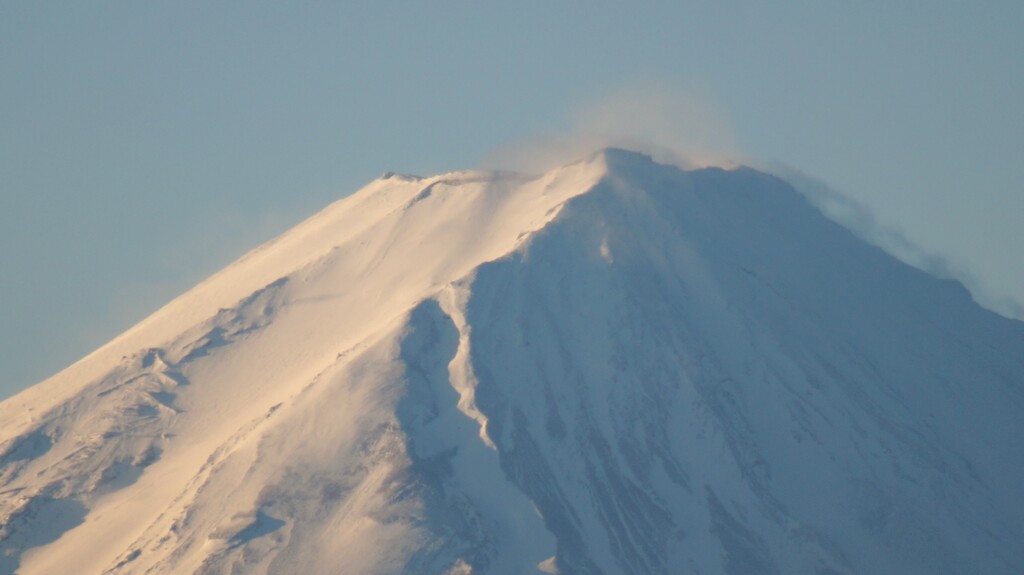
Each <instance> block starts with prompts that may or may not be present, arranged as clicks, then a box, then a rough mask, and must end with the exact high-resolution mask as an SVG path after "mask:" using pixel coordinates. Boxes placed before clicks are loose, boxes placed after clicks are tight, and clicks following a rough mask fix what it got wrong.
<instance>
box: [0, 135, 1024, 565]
mask: <svg viewBox="0 0 1024 575" xmlns="http://www.w3.org/2000/svg"><path fill="white" fill-rule="evenodd" d="M1022 414H1024V324H1021V323H1020V322H1016V321H1012V320H1007V319H1005V318H1002V317H999V316H997V315H995V314H993V313H990V312H988V311H985V310H983V309H981V308H979V307H978V306H977V305H975V304H974V303H973V302H972V300H971V298H970V296H969V294H968V293H967V292H966V291H965V290H964V289H963V288H962V287H961V286H960V285H959V284H956V283H953V282H950V281H942V280H937V279H935V278H932V277H930V276H928V275H926V274H924V273H923V272H920V271H918V270H916V269H913V268H910V267H908V266H906V265H904V264H902V263H900V262H899V261H897V260H896V259H894V258H892V257H890V256H888V255H886V254H885V253H883V252H882V251H880V250H878V249H876V248H874V247H871V246H869V245H867V244H865V243H863V242H861V241H860V240H858V239H856V238H855V237H854V236H853V235H852V234H850V233H849V232H848V231H846V230H845V229H843V228H842V227H840V226H838V225H836V224H834V223H832V222H831V221H829V220H828V219H826V218H824V217H823V216H822V215H821V214H820V213H819V212H818V211H817V210H815V209H814V208H812V207H811V206H810V205H809V204H808V203H807V202H806V201H805V200H804V199H803V198H802V197H801V196H800V195H798V194H797V193H796V192H795V191H794V190H793V189H792V188H791V187H789V186H788V185H787V184H785V183H784V182H782V181H780V180H778V179H775V178H772V177H770V176H767V175H764V174H762V173H759V172H756V171H753V170H749V169H745V168H741V169H737V170H732V171H723V170H720V169H704V170H696V171H690V172H684V171H681V170H679V169H677V168H674V167H669V166H663V165H658V164H655V163H653V162H651V161H650V159H648V158H646V157H645V156H641V155H638V154H634V153H631V152H625V151H621V150H606V151H604V152H602V153H600V154H597V155H595V156H593V157H591V158H589V159H587V160H585V161H581V162H578V163H575V164H571V165H568V166H565V167H562V168H559V169H557V170H553V171H551V172H549V173H548V174H545V175H543V176H541V177H533V178H528V177H521V176H516V175H511V174H492V173H482V172H481V173H472V172H470V173H453V174H446V175H442V176H437V177H433V178H426V179H418V178H408V177H401V176H392V177H387V178H384V179H381V180H377V181H375V182H373V183H371V184H370V185H369V186H367V187H366V188H364V189H363V190H361V191H359V192H358V193H356V194H354V195H353V196H351V197H349V198H346V199H344V200H342V201H339V202H338V203H336V204H334V205H332V206H330V207H328V208H327V209H325V210H324V211H323V212H321V213H319V214H317V215H316V216H314V217H312V218H310V219H309V220H308V221H306V222H304V223H302V224H300V225H299V226H297V227H296V228H294V229H293V230H291V231H289V232H288V233H286V234H284V235H283V236H281V237H280V238H278V239H276V240H274V241H272V242H270V243H268V244H266V245H264V246H262V247H260V248H258V249H256V250H254V251H253V252H251V253H249V254H248V255H246V256H245V257H243V258H242V259H241V260H239V261H238V262H236V263H234V264H232V265H231V266H229V267H228V268H226V269H225V270H223V271H222V272H220V273H219V274H217V275H215V276H213V277H212V278H210V279H209V280H207V281H205V282H203V283H202V284H200V285H199V286H197V287H196V288H194V289H193V290H191V291H189V292H188V293H186V294H184V295H182V296H181V297H180V298H178V299H177V300H175V301H173V302H171V303H170V304H169V305H167V306H166V307H165V308H164V309H162V310H160V311H158V312H157V313H155V314H154V315H153V316H151V317H150V318H148V319H146V320H145V321H143V322H142V323H140V324H139V325H137V326H136V327H134V328H132V329H131V330H129V331H128V332H126V333H125V334H123V335H122V336H120V337H119V338H117V339H115V340H114V341H112V342H111V343H109V344H108V345H106V346H104V347H103V348H101V349H99V350H98V351H96V352H95V353H93V354H92V355H90V356H88V357H86V358H85V359H83V360H82V361H80V362H78V363H77V364H75V365H73V366H71V367H70V368H68V369H67V370H65V371H64V372H61V373H59V374H57V375H56V376H54V377H53V378H52V379H50V380H48V381H45V382H43V383H41V384H39V385H38V386H35V387H33V388H30V389H29V390H26V391H25V392H23V393H21V394H20V395H17V396H15V397H13V398H11V399H9V400H7V401H6V402H4V403H2V404H0V525H2V527H0V549H2V553H0V575H3V574H8V573H14V572H15V571H17V572H18V573H24V574H29V573H38V574H44V573H154V574H156V573H160V574H163V573H168V574H169V573H312V574H318V573H359V574H362V573H380V574H390V573H409V574H414V573H416V574H418V573H428V574H429V573H453V574H454V573H493V574H506V573H507V574H519V573H540V572H549V573H562V574H572V573H608V574H612V573H635V574H647V573H704V574H716V573H728V574H746V573H836V574H839V573H851V574H852V573H921V574H925V573H928V574H933V573H1020V572H1022V571H1024V551H1022V550H1021V547H1020V546H1019V542H1020V541H1021V540H1024V496H1022V492H1021V488H1020V485H1021V484H1022V481H1024V457H1022V455H1021V450H1020V449H1019V447H1018V446H1017V441H1018V440H1019V438H1020V437H1022V436H1024V423H1022V420H1024V417H1021V415H1022Z"/></svg>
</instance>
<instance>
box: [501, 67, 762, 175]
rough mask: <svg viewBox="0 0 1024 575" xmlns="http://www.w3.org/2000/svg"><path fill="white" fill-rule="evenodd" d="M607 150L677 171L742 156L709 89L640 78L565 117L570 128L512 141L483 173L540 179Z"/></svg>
mask: <svg viewBox="0 0 1024 575" xmlns="http://www.w3.org/2000/svg"><path fill="white" fill-rule="evenodd" d="M608 147H618V148H627V149H631V150H637V151H641V152H644V153H646V154H648V155H650V156H651V157H652V158H654V159H655V160H656V161H659V162H661V163H666V164H673V165H676V166H679V167H682V168H696V167H707V166H719V167H726V166H731V165H734V164H733V162H736V161H737V160H738V159H739V158H741V157H742V154H741V153H740V151H739V147H738V145H737V143H736V139H735V137H734V135H733V129H732V125H731V121H730V119H729V115H728V113H727V112H726V111H725V109H724V108H723V107H722V106H721V105H719V104H717V103H716V101H715V98H714V97H713V96H712V95H711V91H710V89H708V88H703V87H700V86H699V85H696V84H694V85H691V86H681V85H671V84H668V83H665V82H661V81H655V80H650V79H640V80H635V81H633V82H630V83H628V84H626V85H624V86H621V87H618V88H616V89H613V90H611V91H610V92H608V93H606V94H603V95H602V96H600V97H597V98H594V99H591V100H589V101H584V102H582V103H580V104H578V105H576V106H574V107H573V108H572V109H571V110H570V111H569V127H568V128H567V129H566V130H563V131H553V132H550V133H543V134H537V135H535V136H532V137H528V138H526V139H525V140H522V141H518V142H513V143H511V144H508V145H505V146H502V147H500V148H498V149H497V150H495V151H493V152H491V153H490V154H488V155H487V157H485V158H484V161H483V164H484V166H485V167H496V168H501V169H511V170H515V171H521V172H530V173H540V172H543V171H546V170H548V169H550V168H553V167H555V166H559V165H562V164H566V163H568V162H571V161H573V160H575V159H578V158H581V157H584V156H586V155H588V154H591V153H593V152H595V151H597V150H600V149H602V148H608Z"/></svg>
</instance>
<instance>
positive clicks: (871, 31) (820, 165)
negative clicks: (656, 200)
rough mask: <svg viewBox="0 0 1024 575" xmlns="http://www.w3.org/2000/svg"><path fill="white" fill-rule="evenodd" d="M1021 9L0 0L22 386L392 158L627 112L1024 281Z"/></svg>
mask: <svg viewBox="0 0 1024 575" xmlns="http://www.w3.org/2000/svg"><path fill="white" fill-rule="evenodd" d="M1021 30H1024V3H1022V2H1020V1H1019V0H1007V1H996V0H993V1H988V2H975V3H968V2H960V1H952V0H948V1H937V0H927V1H923V0H922V1H916V0H902V1H900V2H866V1H865V2H827V1H826V2H822V1H820V0H807V1H802V2H798V1H775V2H758V1H750V2H730V1H702V2H685V1H671V2H628V3H627V2H593V1H545V2H529V1H528V2H500V3H498V2H487V1H481V0H476V1H465V2H387V1H375V2H369V1H367V2H354V1H353V2H344V3H342V2H337V3H323V2H315V3H312V2H310V3H300V2H290V3H284V2H205V1H204V2H183V1H176V2H162V3H157V2H95V3H93V2H64V3H61V2H3V3H0V397H4V396H6V395H9V394H10V393H13V392H14V391H16V390H18V389H20V388H22V387H25V386H26V385H29V384H31V383H35V382H36V381H38V380H41V379H43V378H45V377H47V376H49V375H51V374H52V373H54V372H56V371H57V370H59V369H61V368H62V367H64V366H66V365H68V364H70V363H71V362H73V361H74V360H76V359H78V358H79V357H81V356H83V355H85V354H86V353H88V352H90V351H91V350H93V349H95V348H96V347H98V346H99V345H101V344H102V343H104V342H106V341H107V340H109V339H110V338H112V337H113V336H115V335H117V334H118V333H120V332H121V331H123V330H124V329H126V328H127V327H129V326H130V325H131V324H132V323H134V322H136V321H138V320H139V319H141V318H142V317H144V316H145V315H147V314H148V313H149V312H151V311H154V310H155V309H156V308H158V307H159V306H160V305H161V304H163V303H165V302H166V301H167V300H168V299H170V298H171V297H173V296H174V295H177V294H178V293H180V292H182V291H184V290H185V289H187V288H189V287H191V286H192V285H194V284H195V283H196V282H197V281H199V280H201V279H202V278H203V277H205V276H206V275H208V274H209V273H211V272H213V271H216V270H217V269H219V268H220V267H222V266H224V265H225V264H227V263H229V262H230V261H231V260H233V259H234V258H236V257H237V256H239V255H241V253H243V252H244V251H245V250H246V249H248V248H250V247H253V246H254V245H255V244H256V243H258V242H260V241H262V240H264V239H268V238H270V237H271V236H273V235H274V234H276V233H278V232H280V231H283V230H284V229H286V228H288V227H289V226H291V225H293V224H295V223H297V222H298V221H299V220H300V219H301V218H303V217H305V216H307V215H309V214H311V213H313V212H315V211H316V210H317V209H319V208H320V207H322V206H323V205H325V204H327V203H329V202H330V201H332V200H334V199H336V198H338V197H341V196H343V195H346V194H348V193H350V192H352V191H354V190H355V189H357V188H358V187H360V186H361V185H362V184H364V183H366V182H368V181H369V180H371V179H373V178H375V177H376V176H378V175H379V174H380V173H381V172H383V171H386V170H394V171H403V172H412V173H422V174H431V173H437V172H442V171H447V170H454V169H464V168H471V167H476V166H481V165H488V164H494V163H498V164H503V163H509V164H522V165H526V164H528V163H529V161H528V160H529V159H530V158H527V159H526V160H524V159H523V158H524V156H529V153H527V152H526V151H528V150H530V149H548V148H550V147H552V146H553V145H554V146H555V147H559V146H560V147H561V148H562V149H564V148H565V147H566V146H565V145H564V144H565V142H579V141H589V140H587V138H589V137H590V136H592V135H594V134H598V135H600V134H604V133H619V132H624V135H626V136H635V137H638V138H648V139H653V140H655V142H656V143H660V144H663V145H670V146H675V147H679V148H682V149H683V150H684V151H686V152H688V153H691V154H695V155H702V154H704V155H708V156H713V157H715V158H720V157H722V156H729V157H736V158H740V159H746V160H749V161H755V162H758V163H760V165H767V164H768V163H770V162H783V163H785V164H787V165H789V166H792V167H795V168H797V169H799V170H800V171H802V172H804V173H807V174H810V175H812V176H814V177H815V178H817V179H819V180H822V181H824V182H827V184H828V185H829V186H830V187H832V188H834V189H835V190H838V191H840V192H841V193H843V194H845V195H846V196H849V197H850V198H853V199H854V200H855V201H857V202H860V203H861V204H863V205H864V206H865V207H866V208H867V209H868V210H869V211H870V213H871V214H873V216H874V218H875V220H876V221H877V222H878V223H879V224H880V225H881V226H883V227H888V228H893V229H895V230H898V231H902V232H903V234H904V235H905V236H906V237H907V238H909V239H910V240H911V241H912V242H914V243H916V244H918V245H919V246H922V247H923V248H924V249H925V250H927V251H930V252H933V253H936V254H939V255H941V256H942V257H944V258H946V259H948V260H949V262H951V264H952V266H953V267H954V268H957V269H960V270H963V271H965V272H966V273H970V274H971V275H972V277H973V278H974V279H973V282H974V284H975V285H977V286H978V288H980V289H981V290H984V292H985V294H984V296H983V297H985V298H987V299H988V300H989V301H997V300H1000V299H1004V300H1005V299H1006V298H1015V299H1016V300H1017V301H1024V256H1022V255H1021V254H1022V252H1024V225H1022V223H1024V160H1022V158H1024V111H1022V103H1024V64H1022V62H1024V34H1022V33H1021ZM553 143H554V144H553ZM545 146H546V147H545ZM570 147H571V146H570ZM524 150H526V151H524ZM533 159H534V160H535V159H536V158H533ZM1003 309H1008V308H1006V307H1004V308H1003Z"/></svg>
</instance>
